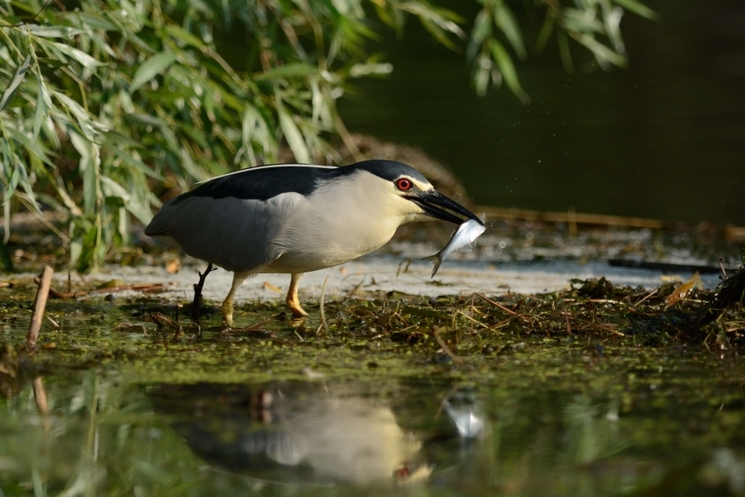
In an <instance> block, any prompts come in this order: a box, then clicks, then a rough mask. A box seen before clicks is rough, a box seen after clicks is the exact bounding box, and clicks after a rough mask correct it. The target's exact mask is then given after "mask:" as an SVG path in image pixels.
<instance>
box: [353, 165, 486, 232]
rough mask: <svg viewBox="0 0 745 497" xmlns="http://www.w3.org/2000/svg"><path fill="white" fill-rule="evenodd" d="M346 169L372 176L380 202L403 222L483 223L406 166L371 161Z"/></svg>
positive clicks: (421, 175) (414, 170) (420, 174)
mask: <svg viewBox="0 0 745 497" xmlns="http://www.w3.org/2000/svg"><path fill="white" fill-rule="evenodd" d="M349 167H353V168H355V169H361V170H364V171H367V172H368V173H370V174H372V175H373V176H375V179H374V180H373V181H374V183H375V185H374V187H373V188H374V189H375V190H376V191H378V192H379V193H380V194H381V197H382V198H381V199H380V201H382V202H385V204H386V206H387V207H388V209H389V212H390V211H391V210H392V211H394V212H395V213H396V214H398V215H400V216H402V217H404V218H405V222H409V221H426V220H432V219H433V218H434V219H442V220H443V221H449V222H451V223H454V224H461V223H463V222H464V221H465V220H466V219H475V220H476V221H478V222H479V223H481V224H482V225H483V224H484V223H483V222H482V221H481V220H480V219H479V218H478V216H476V214H474V213H473V212H471V211H469V210H468V209H466V208H465V207H463V206H462V205H460V204H459V203H458V202H456V201H454V200H452V199H450V198H448V197H447V196H445V195H443V194H442V193H440V192H438V191H437V190H435V187H434V186H432V183H430V182H429V180H427V178H425V177H424V175H423V174H422V173H420V172H419V171H417V170H416V169H414V168H412V167H409V166H407V165H405V164H402V163H400V162H394V161H387V160H371V161H365V162H359V163H357V164H355V165H354V166H349ZM371 186H372V185H371Z"/></svg>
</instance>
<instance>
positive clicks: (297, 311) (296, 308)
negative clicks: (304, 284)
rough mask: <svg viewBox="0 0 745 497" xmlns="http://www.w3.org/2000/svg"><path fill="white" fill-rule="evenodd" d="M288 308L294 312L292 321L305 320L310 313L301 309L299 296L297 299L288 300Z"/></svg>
mask: <svg viewBox="0 0 745 497" xmlns="http://www.w3.org/2000/svg"><path fill="white" fill-rule="evenodd" d="M287 307H289V308H290V310H291V311H292V319H293V320H296V319H305V318H306V317H308V313H307V312H305V310H304V309H303V308H302V307H300V301H299V300H298V299H297V295H295V298H294V299H292V298H289V297H288V298H287Z"/></svg>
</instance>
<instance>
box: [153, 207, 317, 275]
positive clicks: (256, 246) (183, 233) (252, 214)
mask: <svg viewBox="0 0 745 497" xmlns="http://www.w3.org/2000/svg"><path fill="white" fill-rule="evenodd" d="M303 202H304V198H303V196H302V195H300V194H298V193H282V194H280V195H277V196H275V197H272V198H270V199H268V200H256V199H239V198H233V197H225V198H219V199H215V198H211V197H201V196H187V197H183V198H182V197H177V198H175V199H173V200H171V201H170V202H168V203H166V204H165V205H164V206H163V207H162V208H161V210H160V211H158V213H157V214H156V215H155V217H154V218H153V220H152V221H151V222H150V224H149V225H148V227H147V228H146V229H145V234H146V235H148V236H167V237H171V238H173V240H174V241H175V242H176V243H177V244H179V245H180V246H181V248H183V249H184V252H186V253H187V254H189V255H190V256H192V257H196V258H197V259H202V260H205V261H207V262H212V263H213V264H217V265H218V266H220V267H222V268H224V269H226V270H228V271H238V272H245V271H251V272H258V271H260V270H261V268H262V267H264V266H266V265H267V264H269V263H270V262H272V261H274V260H276V259H277V258H278V257H279V256H281V255H282V250H283V249H282V247H281V246H279V245H278V244H277V243H276V240H277V238H278V236H279V234H280V233H281V232H282V230H283V229H284V227H285V226H286V225H287V223H288V221H289V220H290V219H291V218H292V216H293V215H294V213H295V212H296V211H297V210H298V209H300V208H302V203H303Z"/></svg>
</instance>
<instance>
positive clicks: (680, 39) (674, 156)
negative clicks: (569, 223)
mask: <svg viewBox="0 0 745 497" xmlns="http://www.w3.org/2000/svg"><path fill="white" fill-rule="evenodd" d="M471 5H472V3H470V2H466V3H455V2H453V5H452V7H453V8H457V9H462V10H463V13H464V17H466V18H471V19H472V18H473V12H467V9H468V8H470V7H471ZM475 5H476V4H475V2H474V3H473V6H475ZM650 6H651V7H652V8H654V9H655V10H657V11H658V12H659V13H660V14H661V16H662V19H661V21H660V22H652V21H647V20H644V19H639V18H636V17H634V16H632V15H630V14H627V15H626V16H625V17H624V19H623V22H622V30H623V34H624V37H625V41H626V45H627V49H628V53H629V57H630V67H629V68H628V69H627V70H619V69H614V70H612V71H610V72H608V73H606V72H603V71H600V70H595V71H594V72H590V73H587V72H586V69H588V67H587V65H586V64H585V62H587V61H588V60H589V57H588V56H587V54H585V53H583V52H582V51H580V50H575V51H574V54H575V55H576V58H575V63H576V64H577V67H578V74H575V75H568V74H567V73H566V72H565V71H564V69H563V68H562V66H561V63H560V60H559V56H558V52H557V47H556V44H555V42H554V43H551V44H549V46H548V48H547V49H546V52H545V54H544V55H543V57H541V58H540V59H536V58H530V59H529V60H526V61H523V62H520V63H519V65H518V70H519V73H520V77H521V78H522V83H523V87H524V88H525V89H526V91H528V93H529V94H530V95H531V97H532V104H531V105H529V106H523V105H521V104H520V103H519V101H518V100H517V98H515V97H514V96H513V95H512V94H511V93H510V92H509V91H508V90H507V89H506V88H503V89H502V90H500V91H492V92H491V93H490V94H489V95H488V96H486V97H483V98H481V97H477V96H476V95H475V93H474V92H473V90H472V89H471V88H470V87H469V69H468V68H467V67H466V65H465V63H464V59H463V56H462V55H460V54H454V53H452V52H449V51H447V50H446V49H443V48H441V47H439V46H436V45H435V44H434V43H433V42H432V41H431V39H430V36H429V35H428V34H426V33H425V32H424V31H423V30H422V29H421V28H419V27H418V26H417V25H416V24H415V23H414V22H411V23H409V24H408V25H407V30H406V33H405V36H404V38H403V40H402V41H401V40H397V39H396V37H395V36H394V35H393V34H389V35H387V36H385V37H384V40H383V41H382V42H381V44H380V45H379V47H378V49H380V50H382V51H384V52H386V53H388V54H389V55H390V61H391V62H392V63H393V64H394V67H395V69H394V72H393V74H392V75H391V77H390V78H388V79H384V80H364V81H360V82H359V83H357V85H356V86H357V89H358V94H357V95H349V96H348V98H346V99H343V100H342V101H341V102H340V109H341V113H342V116H343V117H344V119H345V121H346V123H347V125H348V127H349V128H350V129H351V130H353V131H358V132H364V133H369V134H372V135H374V136H377V137H379V138H381V139H385V140H389V141H393V142H398V143H404V144H409V145H415V146H418V147H421V148H422V149H423V150H425V151H426V152H427V153H428V154H430V155H432V156H433V157H435V158H436V159H438V160H441V161H443V162H444V163H446V164H448V165H449V166H450V167H451V168H452V169H453V170H454V171H455V172H456V174H457V175H458V177H459V178H460V179H461V180H462V181H463V183H464V185H465V186H466V189H467V190H468V192H469V194H471V195H472V196H473V198H474V200H475V201H477V202H479V203H481V204H488V205H496V206H502V207H519V208H528V209H537V210H553V211H565V210H567V209H568V208H572V207H573V208H575V209H576V210H577V211H580V212H593V213H603V214H615V215H626V216H642V217H652V218H661V219H668V220H683V221H693V222H698V221H713V222H731V223H735V224H739V225H743V224H745V202H743V201H742V192H743V188H745V167H743V163H742V157H743V156H744V155H745V140H743V138H745V93H744V92H743V91H742V88H744V87H745V15H744V14H745V4H743V3H742V2H739V1H737V0H660V1H656V2H651V3H650ZM522 10H523V9H522V8H516V11H522ZM528 24H529V23H528ZM537 28H538V25H536V26H534V27H533V29H534V30H536V29H537ZM526 36H527V39H535V38H534V32H532V31H531V30H529V31H528V34H527V35H526Z"/></svg>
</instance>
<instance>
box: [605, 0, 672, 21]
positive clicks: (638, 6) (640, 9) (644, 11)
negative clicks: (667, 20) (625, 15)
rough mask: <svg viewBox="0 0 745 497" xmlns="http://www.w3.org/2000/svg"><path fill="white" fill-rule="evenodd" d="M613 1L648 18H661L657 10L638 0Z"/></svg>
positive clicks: (653, 19) (654, 19)
mask: <svg viewBox="0 0 745 497" xmlns="http://www.w3.org/2000/svg"><path fill="white" fill-rule="evenodd" d="M613 2H614V3H617V4H618V5H620V6H621V7H623V8H624V9H626V10H628V11H629V12H633V13H634V14H636V15H639V16H642V17H646V18H647V19H650V20H652V21H656V20H659V18H660V15H659V14H658V13H657V12H655V11H654V10H652V9H650V8H649V7H647V6H646V5H644V4H643V3H641V2H639V1H638V0H613Z"/></svg>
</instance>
